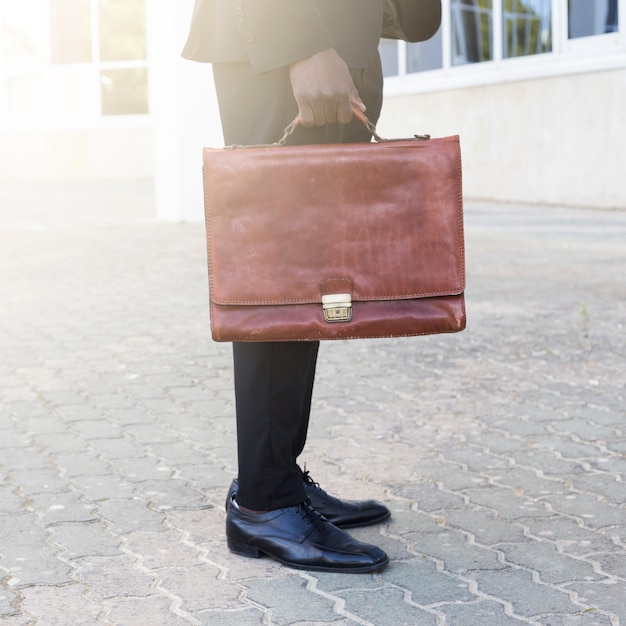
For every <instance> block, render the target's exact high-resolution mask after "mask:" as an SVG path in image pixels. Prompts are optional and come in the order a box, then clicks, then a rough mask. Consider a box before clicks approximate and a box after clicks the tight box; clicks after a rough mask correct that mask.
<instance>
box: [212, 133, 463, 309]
mask: <svg viewBox="0 0 626 626" xmlns="http://www.w3.org/2000/svg"><path fill="white" fill-rule="evenodd" d="M204 185H205V208H206V223H207V237H208V255H209V258H208V262H209V276H210V297H211V300H212V301H213V302H214V303H216V304H220V305H263V304H267V305H276V304H298V303H318V302H322V297H323V296H324V295H326V294H325V293H324V292H328V291H329V290H330V292H333V291H342V290H344V289H350V297H351V300H352V301H354V302H358V301H371V300H399V299H400V300H401V299H414V298H424V297H432V296H446V295H457V294H461V293H462V292H463V290H464V288H465V266H464V250H463V207H462V192H461V156H460V147H459V139H458V137H456V136H455V137H447V138H442V139H429V140H417V139H415V140H399V141H386V142H381V143H369V144H341V145H306V146H267V147H252V148H239V149H212V148H205V150H204ZM329 281H330V282H329Z"/></svg>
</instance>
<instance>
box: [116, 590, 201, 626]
mask: <svg viewBox="0 0 626 626" xmlns="http://www.w3.org/2000/svg"><path fill="white" fill-rule="evenodd" d="M107 604H108V605H109V606H110V611H109V613H108V615H107V619H108V620H109V621H110V622H112V623H113V624H142V623H143V624H167V626H189V625H190V624H195V623H197V621H195V620H194V619H193V618H191V617H185V616H181V615H178V614H176V613H175V612H174V611H173V610H172V609H171V604H172V599H171V598H168V597H166V596H161V595H152V596H148V597H138V598H132V597H126V596H120V597H117V598H110V599H108V601H107Z"/></svg>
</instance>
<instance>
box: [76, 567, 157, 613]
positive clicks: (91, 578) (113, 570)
mask: <svg viewBox="0 0 626 626" xmlns="http://www.w3.org/2000/svg"><path fill="white" fill-rule="evenodd" d="M72 564H73V565H74V567H75V568H76V576H77V578H79V579H80V580H81V581H84V583H85V584H86V585H88V586H89V587H90V589H91V593H90V597H91V598H92V599H93V600H95V601H98V602H102V601H104V600H107V599H111V598H120V597H122V598H123V597H133V596H134V597H137V598H140V597H141V598H146V597H149V596H151V595H153V593H154V591H153V590H152V583H153V582H154V577H153V576H151V575H150V574H147V573H145V572H142V571H141V570H140V569H139V567H137V564H136V563H133V562H132V561H130V560H129V559H127V557H125V556H123V555H120V556H108V557H103V556H95V557H93V556H90V557H83V558H80V559H76V560H75V561H73V563H72ZM109 606H110V605H109Z"/></svg>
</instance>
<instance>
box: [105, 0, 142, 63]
mask: <svg viewBox="0 0 626 626" xmlns="http://www.w3.org/2000/svg"><path fill="white" fill-rule="evenodd" d="M98 6H99V11H100V59H101V60H102V61H131V60H133V59H145V58H146V10H145V6H144V0H99V3H98Z"/></svg>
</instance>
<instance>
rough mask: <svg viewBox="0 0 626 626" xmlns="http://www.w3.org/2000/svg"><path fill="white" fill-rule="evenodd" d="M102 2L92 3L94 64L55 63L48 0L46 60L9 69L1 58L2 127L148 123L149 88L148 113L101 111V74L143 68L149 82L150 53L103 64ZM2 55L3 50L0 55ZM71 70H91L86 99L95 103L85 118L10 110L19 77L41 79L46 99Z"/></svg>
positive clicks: (44, 41) (45, 8)
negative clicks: (12, 89)
mask: <svg viewBox="0 0 626 626" xmlns="http://www.w3.org/2000/svg"><path fill="white" fill-rule="evenodd" d="M98 2H99V0H90V11H91V20H90V35H91V61H89V62H80V63H54V62H53V61H52V35H51V22H52V15H51V8H52V7H51V2H50V0H46V1H45V2H44V3H43V11H45V15H44V17H43V22H44V25H45V28H44V30H43V32H42V45H43V59H42V62H41V65H38V66H30V67H27V66H22V67H16V68H9V67H7V66H6V65H5V64H3V63H2V58H0V128H4V129H9V130H24V129H29V130H31V129H46V130H50V129H69V130H72V129H82V128H86V127H89V128H94V127H105V128H106V127H119V126H123V127H124V126H129V127H130V126H133V127H135V126H137V125H144V124H147V123H148V118H149V116H150V109H149V107H150V99H149V96H150V87H149V84H148V85H147V87H146V90H147V97H148V112H147V113H135V114H108V115H106V114H104V113H103V112H102V85H101V76H102V73H103V72H105V71H108V70H118V69H142V70H144V71H145V72H146V73H147V74H148V80H149V59H148V57H149V54H148V50H146V57H145V58H144V59H133V60H126V61H103V60H101V54H100V15H99V8H98ZM147 4H148V0H146V6H145V11H146V16H145V26H146V47H147V44H148V32H147V30H148V23H149V20H148V6H147ZM1 54H2V52H1V50H0V55H1ZM72 68H81V69H85V68H88V70H87V71H88V72H89V75H90V76H89V86H88V87H86V89H88V90H89V91H88V95H87V98H86V99H88V100H89V101H90V102H92V103H93V104H92V106H91V108H90V110H89V111H85V112H84V113H83V114H82V115H76V114H73V113H68V114H67V115H54V116H51V115H47V114H43V115H33V116H25V117H20V116H13V115H11V113H10V111H9V102H8V98H9V94H8V83H9V81H10V80H11V79H13V78H16V79H19V78H29V77H31V78H35V79H40V80H41V81H42V85H43V92H44V94H46V97H50V94H51V93H52V90H53V88H54V87H53V85H54V79H55V75H56V76H60V75H61V74H62V73H68V72H71V71H72Z"/></svg>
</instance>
